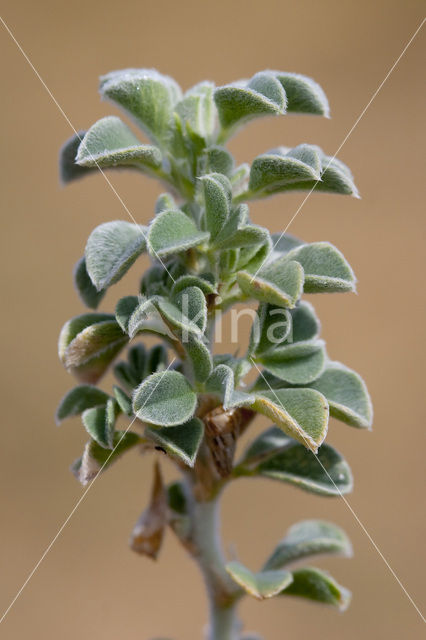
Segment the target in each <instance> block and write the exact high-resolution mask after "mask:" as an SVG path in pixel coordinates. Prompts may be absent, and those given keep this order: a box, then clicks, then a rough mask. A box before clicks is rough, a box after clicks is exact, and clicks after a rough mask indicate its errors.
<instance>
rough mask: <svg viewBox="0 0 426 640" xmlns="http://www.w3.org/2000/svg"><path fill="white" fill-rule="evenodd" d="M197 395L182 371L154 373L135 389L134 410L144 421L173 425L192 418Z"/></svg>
mask: <svg viewBox="0 0 426 640" xmlns="http://www.w3.org/2000/svg"><path fill="white" fill-rule="evenodd" d="M196 404H197V395H196V393H195V392H194V390H193V389H192V387H191V385H190V384H189V382H188V381H187V379H186V378H185V376H183V375H182V374H181V373H179V372H177V371H162V372H159V373H153V374H152V375H151V376H149V377H148V378H147V379H146V380H144V381H143V382H142V384H141V385H140V386H139V387H138V388H137V389H136V390H135V393H134V395H133V412H134V413H135V414H136V415H137V417H138V418H139V419H140V420H142V421H143V422H147V423H148V424H154V425H159V426H162V427H172V426H176V425H178V424H183V423H184V422H187V421H188V420H190V418H192V416H193V415H194V411H195V407H196Z"/></svg>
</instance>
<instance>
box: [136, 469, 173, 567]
mask: <svg viewBox="0 0 426 640" xmlns="http://www.w3.org/2000/svg"><path fill="white" fill-rule="evenodd" d="M166 525H167V494H166V489H165V487H164V481H163V477H162V475H161V470H160V465H159V464H158V462H156V464H155V466H154V480H153V484H152V489H151V498H150V502H149V505H148V507H147V508H146V509H145V511H143V513H142V515H141V517H140V518H139V520H138V521H137V523H136V524H135V526H134V528H133V531H132V534H131V536H130V542H129V544H130V548H131V549H132V551H135V552H136V553H139V554H140V555H143V556H148V557H149V558H152V559H153V560H155V559H156V558H157V556H158V554H159V552H160V549H161V545H162V543H163V538H164V531H165V528H166Z"/></svg>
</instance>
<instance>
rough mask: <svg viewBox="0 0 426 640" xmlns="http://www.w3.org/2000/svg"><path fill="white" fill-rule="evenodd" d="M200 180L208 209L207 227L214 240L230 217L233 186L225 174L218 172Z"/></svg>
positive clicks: (206, 213) (206, 214)
mask: <svg viewBox="0 0 426 640" xmlns="http://www.w3.org/2000/svg"><path fill="white" fill-rule="evenodd" d="M224 179H225V180H226V184H225V183H224ZM200 182H201V185H202V192H203V197H204V205H205V210H206V211H205V216H206V228H207V231H209V232H210V237H211V239H212V240H214V239H215V238H216V236H217V235H218V233H219V232H220V231H221V229H222V228H223V226H224V224H225V223H226V220H227V218H228V215H229V207H230V202H231V197H232V196H231V193H232V187H231V183H230V182H229V181H228V180H227V179H226V178H225V176H223V175H221V174H216V173H211V174H208V175H205V176H202V177H201V178H200Z"/></svg>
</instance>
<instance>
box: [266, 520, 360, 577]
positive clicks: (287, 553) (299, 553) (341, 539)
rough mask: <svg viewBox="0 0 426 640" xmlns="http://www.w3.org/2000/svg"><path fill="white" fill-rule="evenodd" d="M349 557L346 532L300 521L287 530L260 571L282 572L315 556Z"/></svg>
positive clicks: (350, 547)
mask: <svg viewBox="0 0 426 640" xmlns="http://www.w3.org/2000/svg"><path fill="white" fill-rule="evenodd" d="M324 554H326V555H329V554H333V555H335V554H338V555H342V556H351V555H352V545H351V543H350V541H349V539H348V537H347V535H346V534H345V532H344V531H343V530H342V529H340V527H337V526H336V525H335V524H331V523H330V522H324V521H322V520H303V522H298V523H297V524H295V525H293V526H292V527H290V529H289V530H288V532H287V534H286V536H285V537H284V538H283V539H282V540H281V541H280V542H279V544H278V546H277V547H276V548H275V549H274V551H273V553H272V554H271V556H270V557H269V558H268V560H267V561H266V563H265V564H264V567H263V569H264V570H265V569H266V570H271V569H282V568H283V567H285V566H287V565H288V564H289V563H292V562H296V561H298V560H300V559H301V558H306V557H309V556H316V555H324Z"/></svg>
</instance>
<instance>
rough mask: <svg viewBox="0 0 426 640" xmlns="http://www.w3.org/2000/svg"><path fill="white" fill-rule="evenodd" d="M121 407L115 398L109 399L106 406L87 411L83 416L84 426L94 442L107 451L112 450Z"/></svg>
mask: <svg viewBox="0 0 426 640" xmlns="http://www.w3.org/2000/svg"><path fill="white" fill-rule="evenodd" d="M119 412H120V407H119V405H118V404H117V402H116V401H115V399H114V398H108V401H107V403H106V406H103V407H93V408H91V409H86V411H84V412H83V415H82V421H83V425H84V427H85V429H86V431H87V433H88V434H89V436H90V437H91V438H93V440H95V441H96V442H97V443H98V444H100V445H101V447H104V448H105V449H112V448H113V442H114V429H115V422H116V419H117V416H118V414H119Z"/></svg>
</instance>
